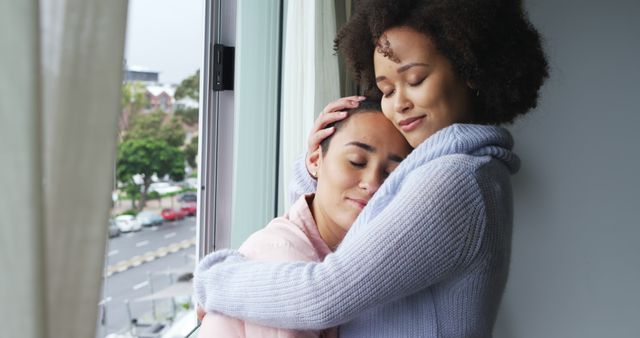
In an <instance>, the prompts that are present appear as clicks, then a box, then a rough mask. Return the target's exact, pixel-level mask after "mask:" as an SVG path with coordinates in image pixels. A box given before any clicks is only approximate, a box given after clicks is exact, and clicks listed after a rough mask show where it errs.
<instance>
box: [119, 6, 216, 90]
mask: <svg viewBox="0 0 640 338" xmlns="http://www.w3.org/2000/svg"><path fill="white" fill-rule="evenodd" d="M203 11H204V0H130V1H129V15H128V19H127V37H126V47H125V59H126V62H127V65H128V66H135V67H142V68H145V69H148V70H153V71H158V72H160V79H159V80H160V82H161V83H166V84H179V83H180V81H182V80H183V79H184V78H186V77H188V76H190V75H192V74H193V73H195V72H196V70H198V69H199V68H200V64H201V62H202V57H203V53H202V45H203V36H204V33H203V32H204V31H203V27H204V26H203Z"/></svg>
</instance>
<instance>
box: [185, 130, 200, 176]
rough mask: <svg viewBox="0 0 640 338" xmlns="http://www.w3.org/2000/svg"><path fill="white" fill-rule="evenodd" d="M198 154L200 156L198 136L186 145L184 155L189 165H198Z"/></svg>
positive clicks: (192, 166)
mask: <svg viewBox="0 0 640 338" xmlns="http://www.w3.org/2000/svg"><path fill="white" fill-rule="evenodd" d="M196 156H198V136H195V137H193V138H192V139H191V142H189V144H187V146H186V147H184V157H185V159H186V160H187V163H188V164H189V166H190V167H191V168H193V169H196V168H197V167H198V164H197V163H196Z"/></svg>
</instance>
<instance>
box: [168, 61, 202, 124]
mask: <svg viewBox="0 0 640 338" xmlns="http://www.w3.org/2000/svg"><path fill="white" fill-rule="evenodd" d="M174 97H175V99H176V100H181V99H184V98H191V99H192V100H194V101H196V102H197V101H198V99H199V98H200V70H197V71H196V72H195V74H193V75H191V76H189V77H188V78H186V79H184V80H182V82H180V85H178V87H177V88H176V93H175V94H174ZM175 113H176V115H177V116H180V118H182V121H183V122H184V123H186V124H188V125H190V126H193V125H196V124H197V123H198V118H199V116H198V108H178V109H176V112H175Z"/></svg>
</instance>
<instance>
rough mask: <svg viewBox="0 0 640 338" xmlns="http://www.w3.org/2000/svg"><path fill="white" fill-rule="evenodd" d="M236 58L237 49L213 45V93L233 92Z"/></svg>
mask: <svg viewBox="0 0 640 338" xmlns="http://www.w3.org/2000/svg"><path fill="white" fill-rule="evenodd" d="M234 57H235V47H229V46H225V45H221V44H215V45H213V62H212V63H213V74H212V75H213V76H212V77H211V80H212V82H213V83H212V85H211V88H212V89H213V91H215V92H219V91H223V90H233V73H234Z"/></svg>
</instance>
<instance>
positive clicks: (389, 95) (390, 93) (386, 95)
mask: <svg viewBox="0 0 640 338" xmlns="http://www.w3.org/2000/svg"><path fill="white" fill-rule="evenodd" d="M395 92H396V91H395V90H392V91H390V92H387V93H383V94H384V97H391V96H392V95H393V93H395Z"/></svg>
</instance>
